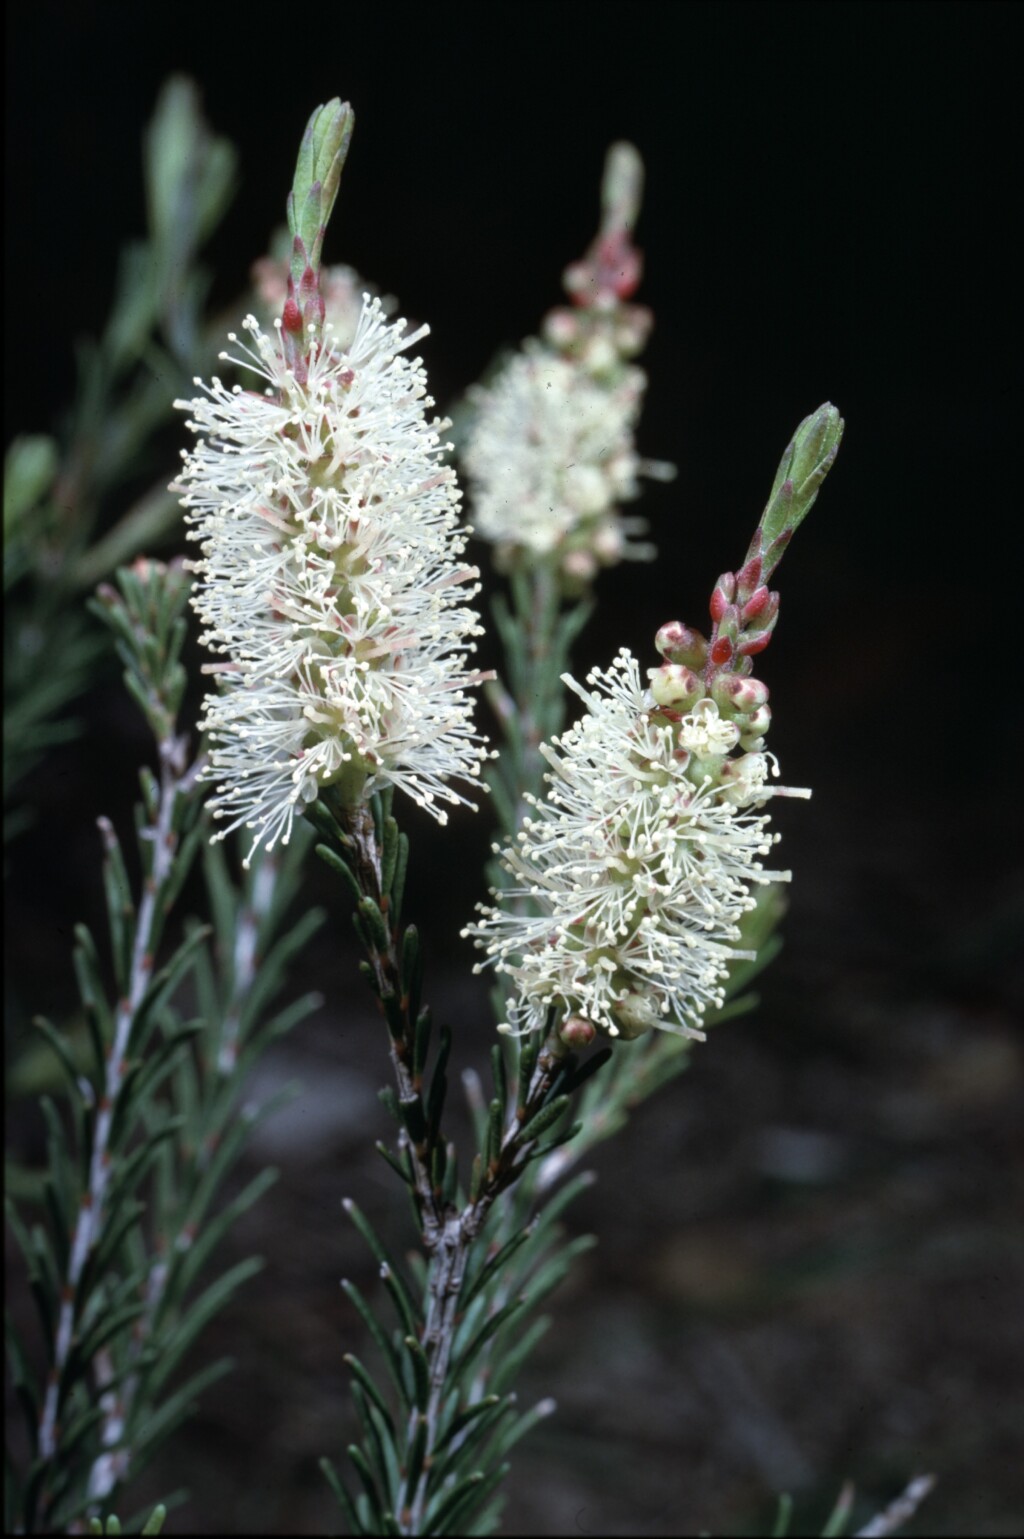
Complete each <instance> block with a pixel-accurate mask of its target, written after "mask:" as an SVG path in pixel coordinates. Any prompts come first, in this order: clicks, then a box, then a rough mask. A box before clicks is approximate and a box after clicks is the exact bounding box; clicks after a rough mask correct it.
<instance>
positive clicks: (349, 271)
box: [252, 255, 396, 348]
mask: <svg viewBox="0 0 1024 1539" xmlns="http://www.w3.org/2000/svg"><path fill="white" fill-rule="evenodd" d="M288 279H289V271H288V257H287V255H280V256H279V255H270V256H262V257H260V259H259V260H258V261H257V262H254V263H253V268H252V280H253V287H254V289H255V297H256V299H257V300H258V302H259V303H258V308H257V317H256V318H257V320H258V321H259V322H260V325H261V326H262V327H263V329H264V330H266V329H268V328H269V327H271V326H272V325H273V323H274V318H275V317H276V316H278V315H280V314H281V312H282V310H283V309H284V306H285V304H286V302H287V299H288ZM320 292H321V294H322V295H323V300H324V308H325V310H326V313H327V314H328V315H329V316H330V318H331V342H332V345H333V346H334V347H335V348H349V347H351V346H352V343H353V342H354V341H355V336H356V328H357V327H358V325H359V317H360V315H362V313H363V299H364V296H365V295H366V294H367V293H369V294H370V295H372V296H375V295H376V290H375V289H374V287H373V285H372V284H369V283H366V282H364V280H363V279H362V278H361V277H360V276H359V274H358V273H357V272H356V270H355V268H354V267H347V266H346V265H345V264H344V263H342V262H339V263H335V264H334V265H332V266H330V267H322V268H321V269H320ZM380 307H381V310H382V312H383V314H384V315H391V314H392V313H393V312H394V310H395V308H396V303H395V300H394V299H393V298H391V297H390V296H387V295H385V296H383V297H382V298H381V300H380Z"/></svg>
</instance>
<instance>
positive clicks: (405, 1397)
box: [341, 1278, 410, 1406]
mask: <svg viewBox="0 0 1024 1539" xmlns="http://www.w3.org/2000/svg"><path fill="white" fill-rule="evenodd" d="M341 1286H342V1289H343V1291H344V1292H345V1294H346V1295H347V1296H348V1298H350V1299H351V1301H352V1303H353V1304H354V1305H355V1307H356V1309H357V1310H358V1311H359V1314H360V1315H361V1317H362V1321H363V1324H364V1325H365V1326H366V1328H367V1330H368V1331H369V1333H370V1335H371V1336H372V1338H373V1343H374V1346H375V1347H376V1348H377V1351H378V1352H379V1353H380V1355H381V1357H382V1358H383V1359H384V1366H385V1367H386V1368H387V1370H388V1373H389V1374H390V1375H391V1380H392V1383H393V1384H394V1386H395V1388H396V1389H397V1391H398V1393H399V1396H400V1398H401V1400H402V1402H403V1404H404V1405H406V1406H409V1404H410V1401H409V1392H408V1390H407V1389H406V1386H405V1382H404V1380H403V1378H402V1373H401V1369H400V1367H399V1362H398V1354H397V1352H396V1351H395V1348H394V1347H393V1346H392V1344H391V1342H390V1341H389V1340H388V1338H387V1336H386V1335H385V1333H384V1329H383V1327H382V1325H381V1324H380V1322H379V1320H378V1319H377V1317H376V1315H375V1314H374V1313H373V1310H372V1309H371V1308H370V1306H369V1304H368V1303H367V1302H366V1300H365V1298H364V1297H363V1295H362V1293H361V1292H360V1290H359V1289H358V1288H357V1287H356V1285H355V1283H353V1282H349V1280H348V1279H347V1278H343V1279H342V1283H341Z"/></svg>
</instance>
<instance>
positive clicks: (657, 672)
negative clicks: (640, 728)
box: [647, 663, 704, 711]
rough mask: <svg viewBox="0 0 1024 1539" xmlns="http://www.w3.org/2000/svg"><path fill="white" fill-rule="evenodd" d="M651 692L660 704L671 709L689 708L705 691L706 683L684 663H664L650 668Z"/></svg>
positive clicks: (648, 675)
mask: <svg viewBox="0 0 1024 1539" xmlns="http://www.w3.org/2000/svg"><path fill="white" fill-rule="evenodd" d="M647 677H648V678H649V679H650V681H651V694H652V695H653V696H654V698H655V700H656V702H657V703H658V705H661V706H667V707H668V708H669V709H670V710H684V711H685V710H688V709H689V707H690V706H691V705H692V704H693V703H694V701H695V700H699V699H700V697H701V695H702V694H703V693H704V685H703V684H702V683H701V681H700V679H698V677H697V675H696V674H695V673H691V672H690V670H689V668H686V667H684V665H683V664H682V663H664V664H662V666H661V667H660V668H651V669H649V670H648V674H647Z"/></svg>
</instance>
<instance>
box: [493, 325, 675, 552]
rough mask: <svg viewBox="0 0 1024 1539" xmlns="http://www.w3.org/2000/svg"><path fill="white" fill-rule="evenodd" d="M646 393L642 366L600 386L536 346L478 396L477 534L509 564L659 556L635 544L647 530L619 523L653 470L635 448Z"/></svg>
mask: <svg viewBox="0 0 1024 1539" xmlns="http://www.w3.org/2000/svg"><path fill="white" fill-rule="evenodd" d="M644 386H645V378H644V374H643V372H642V370H640V369H638V368H636V367H635V366H632V365H630V366H624V367H622V368H621V370H620V371H619V372H618V373H617V375H616V376H615V378H614V380H613V381H601V382H598V381H596V380H595V379H594V378H593V377H592V375H591V373H590V372H589V371H588V369H587V368H586V367H585V365H584V364H583V363H581V362H580V361H578V360H574V359H568V358H562V357H559V356H558V355H557V354H556V353H554V352H552V351H550V350H549V349H548V348H546V347H543V346H541V345H540V344H539V343H533V344H532V345H530V344H528V345H527V350H525V351H523V352H521V353H517V354H516V356H515V357H514V358H512V359H511V361H510V362H509V363H508V364H507V365H506V367H505V368H504V369H503V370H502V371H501V373H500V375H499V376H498V378H497V379H496V380H495V381H494V383H493V384H492V385H490V386H489V387H487V388H478V389H476V390H474V391H473V392H472V395H471V399H472V401H473V403H474V405H475V406H476V413H477V414H476V418H475V420H474V423H473V427H472V430H471V433H470V438H469V442H468V444H467V447H466V452H465V456H464V463H465V468H466V473H467V474H468V476H469V477H470V481H471V490H472V496H473V517H474V524H475V527H476V530H477V533H478V534H480V535H482V536H483V537H484V538H485V539H487V540H491V541H493V542H494V544H496V545H497V546H498V547H499V549H501V550H502V552H503V553H504V554H506V555H507V554H509V553H511V552H512V551H514V550H517V549H518V550H525V551H527V552H530V553H532V554H534V555H539V556H545V555H548V554H549V553H551V552H554V551H564V552H565V553H566V554H569V553H571V552H572V550H574V549H576V550H579V549H583V550H587V551H591V550H592V551H594V552H595V554H597V556H598V558H599V559H600V560H603V561H611V560H618V559H620V558H621V557H623V556H634V557H638V558H647V557H650V556H652V555H653V554H654V550H653V547H652V546H650V545H643V544H635V545H634V544H630V543H629V542H628V540H627V539H626V538H625V536H627V535H629V534H631V533H635V532H637V531H639V530H641V529H642V528H643V527H644V525H643V523H642V521H640V520H637V519H633V520H622V519H620V518H619V517H618V515H617V513H616V504H617V503H620V502H626V501H629V500H630V499H632V498H634V497H636V496H637V495H638V493H639V485H638V478H639V476H640V475H641V474H643V473H644V472H645V471H648V470H650V469H651V467H649V466H648V465H647V464H646V462H644V461H642V460H641V459H640V458H639V457H638V455H637V453H636V449H635V446H634V442H633V430H634V428H635V426H636V422H637V418H638V417H639V414H640V405H641V400H642V397H643V391H644Z"/></svg>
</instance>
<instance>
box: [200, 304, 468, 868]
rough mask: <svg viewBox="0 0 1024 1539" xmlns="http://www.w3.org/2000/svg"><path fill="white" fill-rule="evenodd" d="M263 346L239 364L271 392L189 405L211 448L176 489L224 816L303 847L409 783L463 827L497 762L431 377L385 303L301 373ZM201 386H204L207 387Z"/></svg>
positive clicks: (242, 353)
mask: <svg viewBox="0 0 1024 1539" xmlns="http://www.w3.org/2000/svg"><path fill="white" fill-rule="evenodd" d="M245 324H246V328H247V330H248V332H249V333H250V336H251V338H252V346H251V347H249V346H245V345H243V344H241V343H239V341H238V339H237V337H235V336H234V334H232V335H231V338H230V340H231V341H232V342H234V343H235V346H236V350H237V351H236V353H235V354H222V357H225V358H227V359H229V360H230V361H231V362H233V363H235V364H237V365H238V366H240V367H242V368H245V369H248V370H250V371H252V372H254V373H256V374H257V375H259V376H261V377H262V378H263V380H264V381H265V382H266V386H265V389H264V392H263V393H262V394H257V393H255V392H252V391H249V390H245V389H243V388H242V386H241V385H235V386H233V387H232V388H231V389H228V388H227V387H226V386H225V385H224V384H222V382H221V381H220V380H219V379H217V378H216V377H215V378H214V379H213V381H212V383H211V384H210V385H203V386H202V388H203V391H204V393H203V394H201V395H199V396H197V397H196V398H195V399H194V400H191V401H178V402H176V405H178V406H180V407H182V408H183V409H185V410H187V411H189V412H190V413H191V419H190V422H189V426H190V427H191V428H192V430H193V431H194V432H195V433H196V435H197V440H198V441H197V443H196V446H195V448H194V449H193V450H192V451H191V452H190V453H186V454H185V456H184V460H185V463H184V470H183V472H182V474H181V476H180V477H179V480H178V483H177V489H179V490H181V491H182V493H183V496H182V502H183V504H184V506H185V507H186V508H187V510H188V513H187V518H188V522H189V524H190V525H191V526H192V527H191V531H190V532H191V536H192V538H194V539H196V540H198V541H199V542H200V545H201V550H202V555H201V558H200V559H199V560H198V561H196V562H194V563H193V567H194V570H195V571H196V572H197V573H198V575H199V582H198V584H197V586H196V591H195V594H194V597H193V604H194V606H195V608H196V610H197V612H198V614H199V616H200V618H201V620H202V621H203V624H204V626H205V627H206V630H205V633H204V636H203V640H204V641H205V643H206V644H207V645H208V646H209V647H210V648H211V649H212V650H213V651H214V652H216V653H217V654H218V655H219V657H220V658H221V659H222V660H221V661H218V662H217V663H214V664H212V665H210V667H209V669H208V671H210V672H213V673H214V674H215V675H216V677H217V682H218V685H219V689H218V690H217V692H216V693H213V694H211V695H209V696H208V698H207V701H206V708H205V720H204V723H203V725H204V727H205V729H206V730H207V732H208V733H209V736H210V741H211V744H212V748H211V755H210V760H211V762H210V769H209V775H210V778H213V779H215V780H216V782H217V787H216V794H215V796H214V797H213V798H212V801H211V806H212V808H213V811H214V816H215V817H219V818H223V819H226V820H227V825H226V827H225V829H224V832H225V833H227V832H229V831H230V829H232V828H236V827H238V826H239V825H240V824H244V825H245V826H246V827H248V828H251V829H253V830H255V833H256V838H255V841H254V845H255V844H259V843H261V842H265V843H266V844H267V846H268V847H270V846H272V845H273V844H274V843H275V841H276V840H278V839H282V840H287V838H288V835H289V832H290V830H291V826H292V821H293V818H294V816H295V814H296V812H297V811H298V812H301V811H302V809H303V807H304V806H306V805H307V804H308V803H309V802H311V801H313V800H315V798H316V797H317V796H318V794H319V792H320V790H321V788H322V787H324V786H328V785H333V786H336V787H338V788H339V790H340V792H341V794H342V795H343V797H344V798H345V799H346V800H348V801H351V802H355V801H356V800H363V799H365V797H366V796H367V795H369V794H370V792H371V791H372V790H373V789H374V788H376V787H379V786H383V785H387V784H393V785H395V786H397V787H398V788H399V789H401V790H402V791H404V792H406V793H407V794H408V795H410V796H411V797H412V798H413V800H414V801H416V802H417V803H419V804H420V805H421V806H423V807H426V808H428V809H429V810H430V811H431V812H432V813H433V814H434V815H435V816H436V817H437V818H439V819H440V820H441V821H444V819H445V816H446V814H445V813H444V811H443V809H442V808H440V807H439V806H438V803H439V802H459V801H464V799H465V798H464V797H463V796H462V795H461V794H460V793H459V792H458V791H456V790H454V789H453V787H452V785H451V784H450V782H451V781H452V780H456V779H461V780H462V781H463V782H466V783H468V784H470V785H477V784H479V781H478V771H479V767H480V764H481V761H482V760H483V758H484V757H485V750H484V748H483V744H482V740H481V738H480V737H479V736H478V735H477V733H476V731H475V729H474V725H473V704H472V700H471V698H470V696H469V695H468V694H467V689H468V688H469V686H471V685H473V684H476V683H478V682H479V681H480V679H481V675H480V674H479V673H477V672H475V671H473V670H472V669H469V668H467V666H466V662H467V658H468V655H469V654H470V653H471V652H472V651H473V650H474V642H473V640H472V638H473V637H475V636H477V635H478V634H479V633H480V626H479V624H478V621H477V616H476V613H475V611H474V610H473V609H472V608H471V607H470V600H471V599H472V598H473V597H474V596H475V594H476V592H477V590H478V585H477V584H476V582H475V579H476V577H477V576H478V573H477V570H476V568H475V567H471V566H467V565H466V564H464V563H463V562H461V561H460V560H459V559H458V558H459V556H460V555H461V553H462V550H463V548H464V544H465V536H464V534H463V533H461V532H460V531H459V529H458V516H459V515H458V504H459V497H460V493H459V491H458V488H457V487H456V485H455V476H454V472H453V471H452V470H451V469H450V468H448V467H446V466H444V465H442V464H441V463H440V457H441V455H442V453H443V449H444V446H443V445H442V443H441V440H440V437H439V433H440V430H441V429H442V428H443V427H445V426H447V424H446V423H443V422H439V421H436V420H435V421H433V422H431V421H428V419H427V417H426V409H427V408H428V407H430V406H431V405H433V402H432V400H431V399H430V397H429V396H428V395H427V393H426V377H425V374H424V370H423V367H422V364H421V362H420V360H419V359H413V360H409V359H407V358H406V357H405V356H404V351H405V349H407V348H408V347H410V346H411V345H412V344H413V343H415V342H416V341H417V340H419V338H420V337H421V336H422V335H423V334H424V331H423V330H421V331H418V332H416V333H414V334H413V335H411V336H406V335H405V334H404V331H405V323H404V322H403V321H398V322H396V323H394V324H392V323H389V322H388V321H387V320H386V318H385V316H384V314H383V311H382V307H381V303H380V301H379V300H377V299H373V300H371V299H369V298H368V297H367V298H366V300H365V301H364V305H363V310H362V314H361V316H360V320H359V324H358V327H357V329H356V334H355V337H354V339H353V341H352V343H351V345H350V346H349V347H346V348H341V347H338V346H336V345H335V344H334V343H333V341H332V333H331V327H330V323H329V322H328V323H327V325H326V327H325V328H324V331H323V343H322V345H320V346H313V347H312V348H311V351H310V353H309V355H308V358H307V360H306V365H305V367H303V368H301V369H298V370H297V369H296V368H294V367H293V366H292V361H291V358H290V356H289V353H288V350H287V347H286V340H287V339H286V338H285V337H284V336H282V331H281V323H278V332H277V335H276V336H275V337H268V336H266V335H265V334H264V333H263V332H262V331H261V330H260V328H259V326H258V324H257V323H256V321H255V320H254V319H253V318H252V317H251V316H250V317H249V318H248V319H247V321H246V323H245ZM196 383H197V384H202V382H201V381H198V380H197V381H196Z"/></svg>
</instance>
